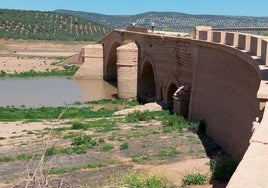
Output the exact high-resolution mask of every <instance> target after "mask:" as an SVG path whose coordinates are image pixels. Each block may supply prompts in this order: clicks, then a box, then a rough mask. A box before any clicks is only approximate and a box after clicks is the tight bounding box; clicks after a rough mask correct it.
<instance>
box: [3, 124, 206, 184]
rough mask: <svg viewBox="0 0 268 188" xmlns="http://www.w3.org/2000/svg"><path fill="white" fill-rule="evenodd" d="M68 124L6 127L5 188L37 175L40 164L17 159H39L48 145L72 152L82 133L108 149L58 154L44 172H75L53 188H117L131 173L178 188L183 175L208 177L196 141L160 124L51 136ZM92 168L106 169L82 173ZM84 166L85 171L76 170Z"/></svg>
mask: <svg viewBox="0 0 268 188" xmlns="http://www.w3.org/2000/svg"><path fill="white" fill-rule="evenodd" d="M70 124H71V122H70V121H69V122H68V121H67V122H64V121H58V122H50V121H44V122H31V123H26V122H7V123H3V122H2V123H1V124H0V126H1V135H0V136H1V137H2V138H3V139H2V140H0V156H1V157H2V162H1V168H0V182H1V184H0V185H1V187H11V186H15V187H24V186H25V182H26V181H27V175H28V173H30V174H31V173H34V169H35V167H36V166H35V165H36V164H37V162H39V159H34V160H30V159H20V157H19V156H21V155H22V154H24V155H28V156H30V155H33V154H40V153H42V150H43V148H44V147H45V145H48V148H51V147H52V146H55V147H60V148H68V147H70V146H71V138H66V137H68V135H72V134H75V133H78V132H83V133H86V134H88V135H91V137H92V139H94V140H99V139H103V140H104V141H105V143H103V144H99V145H98V146H96V147H93V148H89V149H87V153H86V154H75V153H68V154H66V153H59V154H58V155H53V156H50V157H47V158H46V160H45V162H44V164H43V165H44V168H45V167H46V166H49V165H50V166H51V167H52V168H54V169H73V170H70V171H69V172H66V173H62V174H59V175H50V176H49V178H48V182H49V185H50V187H52V186H57V185H58V184H59V182H60V181H61V180H63V185H64V187H98V186H100V187H102V186H105V185H109V184H112V183H114V182H113V181H114V179H117V178H119V177H121V176H122V174H124V173H126V172H128V171H130V170H142V171H148V172H150V173H156V174H161V175H163V176H165V177H167V178H168V179H169V180H170V181H171V182H172V183H173V184H174V185H177V186H178V187H179V185H180V184H181V179H182V177H183V176H184V175H185V174H189V173H201V174H205V175H207V176H208V177H210V166H209V162H210V159H209V158H207V157H206V152H205V149H204V147H203V145H202V142H201V141H200V139H199V138H198V136H197V135H196V134H193V133H191V132H185V133H183V134H179V133H178V132H176V131H172V132H170V133H164V132H163V129H162V125H161V123H159V122H157V121H151V122H139V123H132V124H126V123H120V121H118V123H116V124H117V125H118V126H117V130H114V131H108V132H105V133H102V132H99V131H98V130H97V129H96V128H93V129H90V130H87V131H81V130H64V131H58V130H57V129H55V130H53V128H58V127H70V126H71V125H70ZM50 128H52V132H51V134H49V129H50ZM108 143H109V144H112V145H113V149H111V150H109V151H106V152H105V151H101V148H102V147H103V146H104V145H105V144H108ZM123 143H128V146H129V147H128V149H126V150H120V146H121V145H122V144H123ZM4 157H10V158H12V160H11V161H9V162H8V161H3V159H4ZM89 163H90V164H101V165H102V166H103V167H100V168H84V166H87V165H88V164H89ZM81 166H83V168H82V169H79V170H75V169H76V168H79V167H81ZM27 170H29V172H27Z"/></svg>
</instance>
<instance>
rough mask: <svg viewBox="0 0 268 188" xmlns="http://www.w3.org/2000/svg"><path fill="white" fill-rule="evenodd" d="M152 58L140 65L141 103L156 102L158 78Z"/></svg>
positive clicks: (139, 86) (139, 97)
mask: <svg viewBox="0 0 268 188" xmlns="http://www.w3.org/2000/svg"><path fill="white" fill-rule="evenodd" d="M152 62H153V61H152V58H150V57H149V56H148V57H147V58H145V61H143V63H141V65H140V67H141V68H140V72H139V76H138V100H139V102H141V103H147V102H154V101H156V77H155V70H154V66H153V63H152Z"/></svg>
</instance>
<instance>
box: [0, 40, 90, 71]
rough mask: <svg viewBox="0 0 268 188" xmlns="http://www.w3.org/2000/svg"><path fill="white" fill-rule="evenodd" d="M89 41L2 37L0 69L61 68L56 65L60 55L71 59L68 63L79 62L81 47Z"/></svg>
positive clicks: (36, 69)
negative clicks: (49, 40) (50, 40)
mask: <svg viewBox="0 0 268 188" xmlns="http://www.w3.org/2000/svg"><path fill="white" fill-rule="evenodd" d="M87 44H88V42H80V43H79V42H66V43H63V42H61V43H56V42H48V41H44V42H43V41H42V42H40V41H23V40H11V39H10V40H3V39H0V71H1V70H2V71H5V72H6V73H15V72H17V73H20V72H27V71H30V70H35V71H48V70H51V69H55V68H58V69H61V67H60V66H57V65H55V63H57V62H58V61H59V59H57V58H58V57H66V58H67V61H68V58H70V59H71V62H68V63H77V61H78V57H76V58H72V57H74V56H77V55H78V54H79V52H80V50H81V48H82V47H83V46H85V45H87Z"/></svg>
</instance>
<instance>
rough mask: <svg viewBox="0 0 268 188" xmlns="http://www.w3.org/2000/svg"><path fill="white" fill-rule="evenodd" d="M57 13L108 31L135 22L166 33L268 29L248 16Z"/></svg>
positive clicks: (265, 23)
mask: <svg viewBox="0 0 268 188" xmlns="http://www.w3.org/2000/svg"><path fill="white" fill-rule="evenodd" d="M55 12H58V13H66V14H71V15H75V16H80V17H82V18H85V19H89V20H93V21H95V22H97V23H100V24H102V25H104V26H106V27H108V28H110V29H115V28H125V27H126V26H129V25H131V23H132V22H136V24H137V25H138V26H142V27H148V28H149V27H150V23H151V22H152V21H154V22H155V23H156V29H158V30H168V31H181V32H189V31H190V30H192V29H193V28H194V27H195V26H197V25H209V26H212V27H214V28H226V27H268V17H249V16H220V15H191V14H183V13H177V12H146V13H142V14H137V15H125V16H122V15H118V16H116V15H103V14H96V13H89V12H80V11H70V10H56V11H55Z"/></svg>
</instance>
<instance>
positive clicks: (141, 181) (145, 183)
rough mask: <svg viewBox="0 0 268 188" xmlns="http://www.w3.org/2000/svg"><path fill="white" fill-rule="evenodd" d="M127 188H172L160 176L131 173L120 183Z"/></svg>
mask: <svg viewBox="0 0 268 188" xmlns="http://www.w3.org/2000/svg"><path fill="white" fill-rule="evenodd" d="M119 184H120V185H124V186H126V185H127V186H126V187H128V186H129V187H135V188H168V187H171V186H170V185H169V183H168V181H167V180H166V179H165V178H163V177H161V176H159V175H153V174H147V173H146V174H145V173H137V172H131V173H129V174H126V175H124V176H123V178H122V180H121V181H120V183H119Z"/></svg>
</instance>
